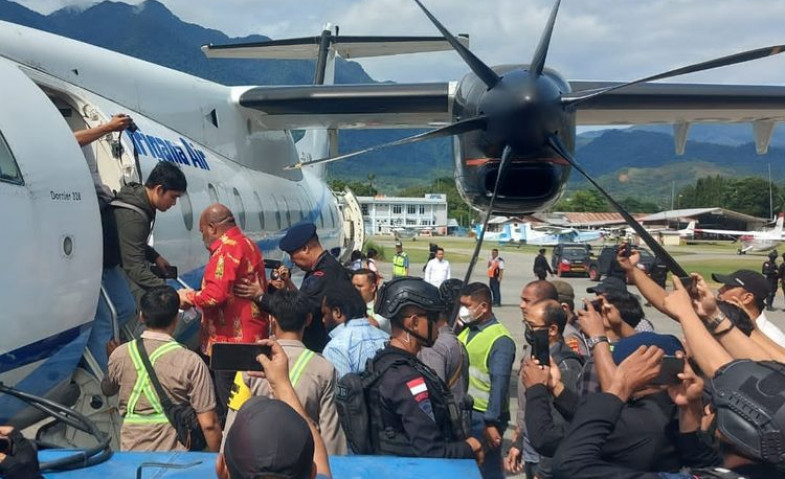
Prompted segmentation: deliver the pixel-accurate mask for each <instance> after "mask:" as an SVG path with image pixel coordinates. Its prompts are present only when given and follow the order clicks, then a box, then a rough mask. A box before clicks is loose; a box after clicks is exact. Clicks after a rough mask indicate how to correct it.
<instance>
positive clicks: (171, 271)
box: [150, 265, 178, 279]
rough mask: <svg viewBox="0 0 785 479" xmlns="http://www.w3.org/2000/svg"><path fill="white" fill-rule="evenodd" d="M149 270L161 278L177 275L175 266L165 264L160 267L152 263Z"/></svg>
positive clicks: (172, 277)
mask: <svg viewBox="0 0 785 479" xmlns="http://www.w3.org/2000/svg"><path fill="white" fill-rule="evenodd" d="M150 271H152V272H153V274H154V275H156V276H158V277H159V278H163V279H177V276H178V274H177V266H167V267H165V268H163V269H162V268H159V267H158V266H157V265H153V266H151V267H150Z"/></svg>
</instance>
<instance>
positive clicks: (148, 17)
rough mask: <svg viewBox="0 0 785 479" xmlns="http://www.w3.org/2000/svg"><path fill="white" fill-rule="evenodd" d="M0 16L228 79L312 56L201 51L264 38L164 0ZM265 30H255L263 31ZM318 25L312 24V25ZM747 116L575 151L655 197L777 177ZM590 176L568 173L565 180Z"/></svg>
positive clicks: (602, 134)
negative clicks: (678, 144)
mask: <svg viewBox="0 0 785 479" xmlns="http://www.w3.org/2000/svg"><path fill="white" fill-rule="evenodd" d="M0 20H5V21H9V22H13V23H18V24H22V25H26V26H30V27H33V28H38V29H41V30H45V31H48V32H52V33H56V34H58V35H63V36H66V37H70V38H73V39H76V40H80V41H83V42H87V43H91V44H94V45H98V46H101V47H104V48H108V49H110V50H114V51H117V52H121V53H124V54H127V55H131V56H135V57H137V58H141V59H143V60H147V61H150V62H153V63H157V64H160V65H164V66H167V67H169V68H173V69H176V70H180V71H183V72H186V73H189V74H192V75H196V76H199V77H202V78H205V79H208V80H212V81H216V82H219V83H223V84H226V85H255V84H258V85H282V84H310V83H311V82H312V79H313V72H314V62H313V61H304V60H256V61H248V60H208V59H207V58H206V57H205V56H204V55H203V54H202V52H201V51H200V49H199V47H200V46H201V45H203V44H205V43H215V44H220V43H230V42H252V41H263V40H267V39H268V37H265V36H263V35H251V36H247V37H242V38H231V37H229V36H227V35H225V34H224V33H222V32H220V31H218V30H214V29H210V28H206V27H203V26H200V25H196V24H192V23H187V22H184V21H182V20H180V19H179V18H178V17H177V16H175V15H174V14H173V13H172V12H171V11H170V10H168V9H167V8H166V7H165V6H164V5H163V4H161V3H159V2H157V1H155V0H147V1H145V2H143V3H141V4H139V5H128V4H125V3H120V2H110V1H104V2H101V3H98V4H95V5H92V6H90V7H88V8H83V9H78V8H73V7H69V8H65V9H61V10H58V11H55V12H53V13H51V14H49V15H42V14H39V13H36V12H35V11H33V10H30V9H28V8H26V7H24V6H22V5H20V4H18V3H15V2H11V1H8V0H0ZM262 33H263V32H262ZM314 34H316V32H314ZM373 81H374V80H373V79H372V78H371V77H370V76H369V75H368V74H367V73H366V72H365V70H363V68H362V66H360V64H358V63H356V62H352V61H344V60H342V59H339V60H338V63H337V65H336V83H369V82H373ZM412 133H413V131H411V130H370V131H351V130H346V131H342V132H341V133H340V136H339V138H340V141H339V149H340V151H342V152H347V151H352V150H356V149H360V148H363V147H366V146H371V145H374V144H377V143H381V142H386V141H391V140H393V139H397V138H401V137H404V136H408V135H410V134H412ZM752 139H753V134H752V128H751V126H750V125H694V126H693V127H692V128H691V130H690V135H689V141H688V143H687V147H686V154H685V155H684V156H683V157H678V156H676V154H675V149H674V143H673V134H672V129H671V127H670V126H668V125H651V126H640V127H633V128H626V129H608V130H598V131H592V132H587V133H582V134H581V135H579V137H578V142H577V151H576V155H577V158H578V159H579V161H580V162H581V163H582V164H583V165H584V166H585V167H586V169H587V170H588V171H589V172H590V173H591V174H593V175H594V176H595V177H596V178H598V181H599V182H600V183H601V184H602V185H603V186H604V187H606V188H607V189H608V190H609V191H611V192H612V193H614V194H616V195H619V196H622V197H623V196H624V195H628V196H629V195H631V196H635V197H636V198H639V199H646V200H656V201H659V200H661V199H662V198H663V197H668V198H669V197H670V192H671V187H672V186H673V184H674V183H675V185H676V186H677V187H680V186H684V185H687V184H690V183H694V181H695V180H696V179H697V178H699V177H702V176H707V175H714V174H722V175H729V176H734V175H735V176H749V175H764V176H765V175H766V174H767V170H768V167H769V165H771V172H772V176H773V178H774V179H776V180H782V179H785V161H783V160H785V131H782V130H781V129H775V134H774V137H773V139H772V143H771V147H770V148H769V153H768V154H767V155H763V156H758V155H757V154H756V153H755V147H754V144H753V143H752ZM452 164H453V160H452V144H451V142H450V140H448V139H441V140H435V141H431V142H424V143H419V144H416V145H407V146H404V147H399V148H394V149H389V150H382V151H377V152H374V153H370V154H366V155H363V156H361V157H358V158H354V159H350V160H347V161H343V162H338V163H333V164H331V165H330V166H329V168H328V175H329V176H330V177H335V178H341V179H347V180H361V181H368V178H369V175H373V178H372V181H373V183H374V186H376V187H377V188H379V189H381V190H382V191H385V192H387V193H394V192H395V191H396V190H398V189H400V188H403V187H406V186H411V185H415V184H425V183H429V182H430V181H431V180H433V179H435V178H437V177H441V176H449V175H450V174H451V171H452ZM587 186H588V185H587V184H586V183H585V182H584V181H582V180H581V179H580V178H579V177H578V175H573V176H572V179H571V182H570V188H582V187H587Z"/></svg>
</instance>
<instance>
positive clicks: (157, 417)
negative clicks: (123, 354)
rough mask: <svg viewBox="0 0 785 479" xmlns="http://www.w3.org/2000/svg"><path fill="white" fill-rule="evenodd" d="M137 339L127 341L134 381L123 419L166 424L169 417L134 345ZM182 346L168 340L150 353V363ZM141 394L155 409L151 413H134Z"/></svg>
mask: <svg viewBox="0 0 785 479" xmlns="http://www.w3.org/2000/svg"><path fill="white" fill-rule="evenodd" d="M137 341H141V340H140V339H137V340H134V341H131V342H130V343H128V352H129V353H130V356H131V361H132V362H133V363H134V369H136V383H134V388H133V390H132V391H131V397H130V398H129V399H128V406H127V407H126V412H125V419H124V421H125V422H126V423H128V424H168V423H169V419H167V417H166V414H164V408H163V406H161V401H160V399H159V398H158V395H157V394H156V393H155V388H154V387H153V383H152V382H151V381H150V375H149V374H147V369H145V367H144V363H142V357H141V356H140V355H139V349H138V348H137V347H136V342H137ZM182 347H183V346H182V345H181V344H180V343H178V342H176V341H168V342H167V343H166V344H164V345H163V346H159V347H158V349H156V350H155V351H153V353H152V354H150V364H151V365H153V366H154V365H155V361H156V360H157V359H158V358H160V357H161V356H163V355H164V354H166V353H168V352H169V351H174V350H175V349H179V348H182ZM142 394H144V396H145V397H146V398H147V402H149V403H150V405H151V406H152V407H153V410H154V411H155V412H154V413H153V414H136V412H135V411H134V410H135V409H136V403H137V402H139V398H140V397H141V396H142Z"/></svg>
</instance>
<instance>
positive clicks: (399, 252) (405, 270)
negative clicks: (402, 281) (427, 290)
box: [392, 241, 409, 278]
mask: <svg viewBox="0 0 785 479" xmlns="http://www.w3.org/2000/svg"><path fill="white" fill-rule="evenodd" d="M392 263H393V278H398V277H401V276H409V255H408V254H406V251H404V250H403V243H401V242H400V241H396V242H395V256H393V261H392Z"/></svg>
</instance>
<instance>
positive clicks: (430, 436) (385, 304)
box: [368, 278, 483, 462]
mask: <svg viewBox="0 0 785 479" xmlns="http://www.w3.org/2000/svg"><path fill="white" fill-rule="evenodd" d="M376 309H377V311H379V313H381V314H383V315H384V316H385V317H388V318H390V321H391V324H392V339H391V340H390V343H389V344H388V345H387V347H385V348H384V349H382V350H381V351H379V352H378V353H377V354H376V357H374V359H373V360H372V361H370V362H369V363H368V364H369V366H368V367H369V369H370V370H371V371H374V372H377V371H378V372H379V373H380V374H381V376H380V378H379V379H378V381H376V383H375V384H374V385H373V386H371V388H370V390H369V392H368V398H369V401H368V408H369V410H370V419H371V424H370V426H371V427H370V431H371V444H372V446H373V450H374V452H375V453H376V454H383V455H396V456H411V457H443V458H477V459H478V461H480V462H482V457H483V452H482V450H483V449H482V444H481V443H480V441H479V440H477V439H476V438H474V437H470V438H468V439H465V438H464V434H463V428H462V427H461V421H460V417H459V416H458V414H457V408H456V407H455V405H454V403H453V399H452V395H451V394H450V391H449V389H448V388H447V386H446V385H445V384H444V381H442V380H441V379H439V377H438V376H437V375H436V374H435V373H434V372H433V371H432V370H431V369H430V368H428V367H426V366H425V365H424V364H423V363H422V362H421V361H420V360H419V359H417V353H418V352H420V350H421V349H422V348H423V347H424V346H425V347H430V346H433V343H434V341H435V340H436V336H437V335H438V333H437V329H436V321H437V319H438V317H439V312H440V311H441V310H442V309H443V305H442V302H441V299H440V297H439V290H438V289H436V287H435V286H433V285H431V284H428V283H426V282H425V281H423V280H422V279H420V278H396V279H393V280H392V281H390V282H389V283H387V284H386V285H385V286H384V287H383V288H382V290H381V292H380V293H379V299H378V301H377V303H376Z"/></svg>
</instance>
